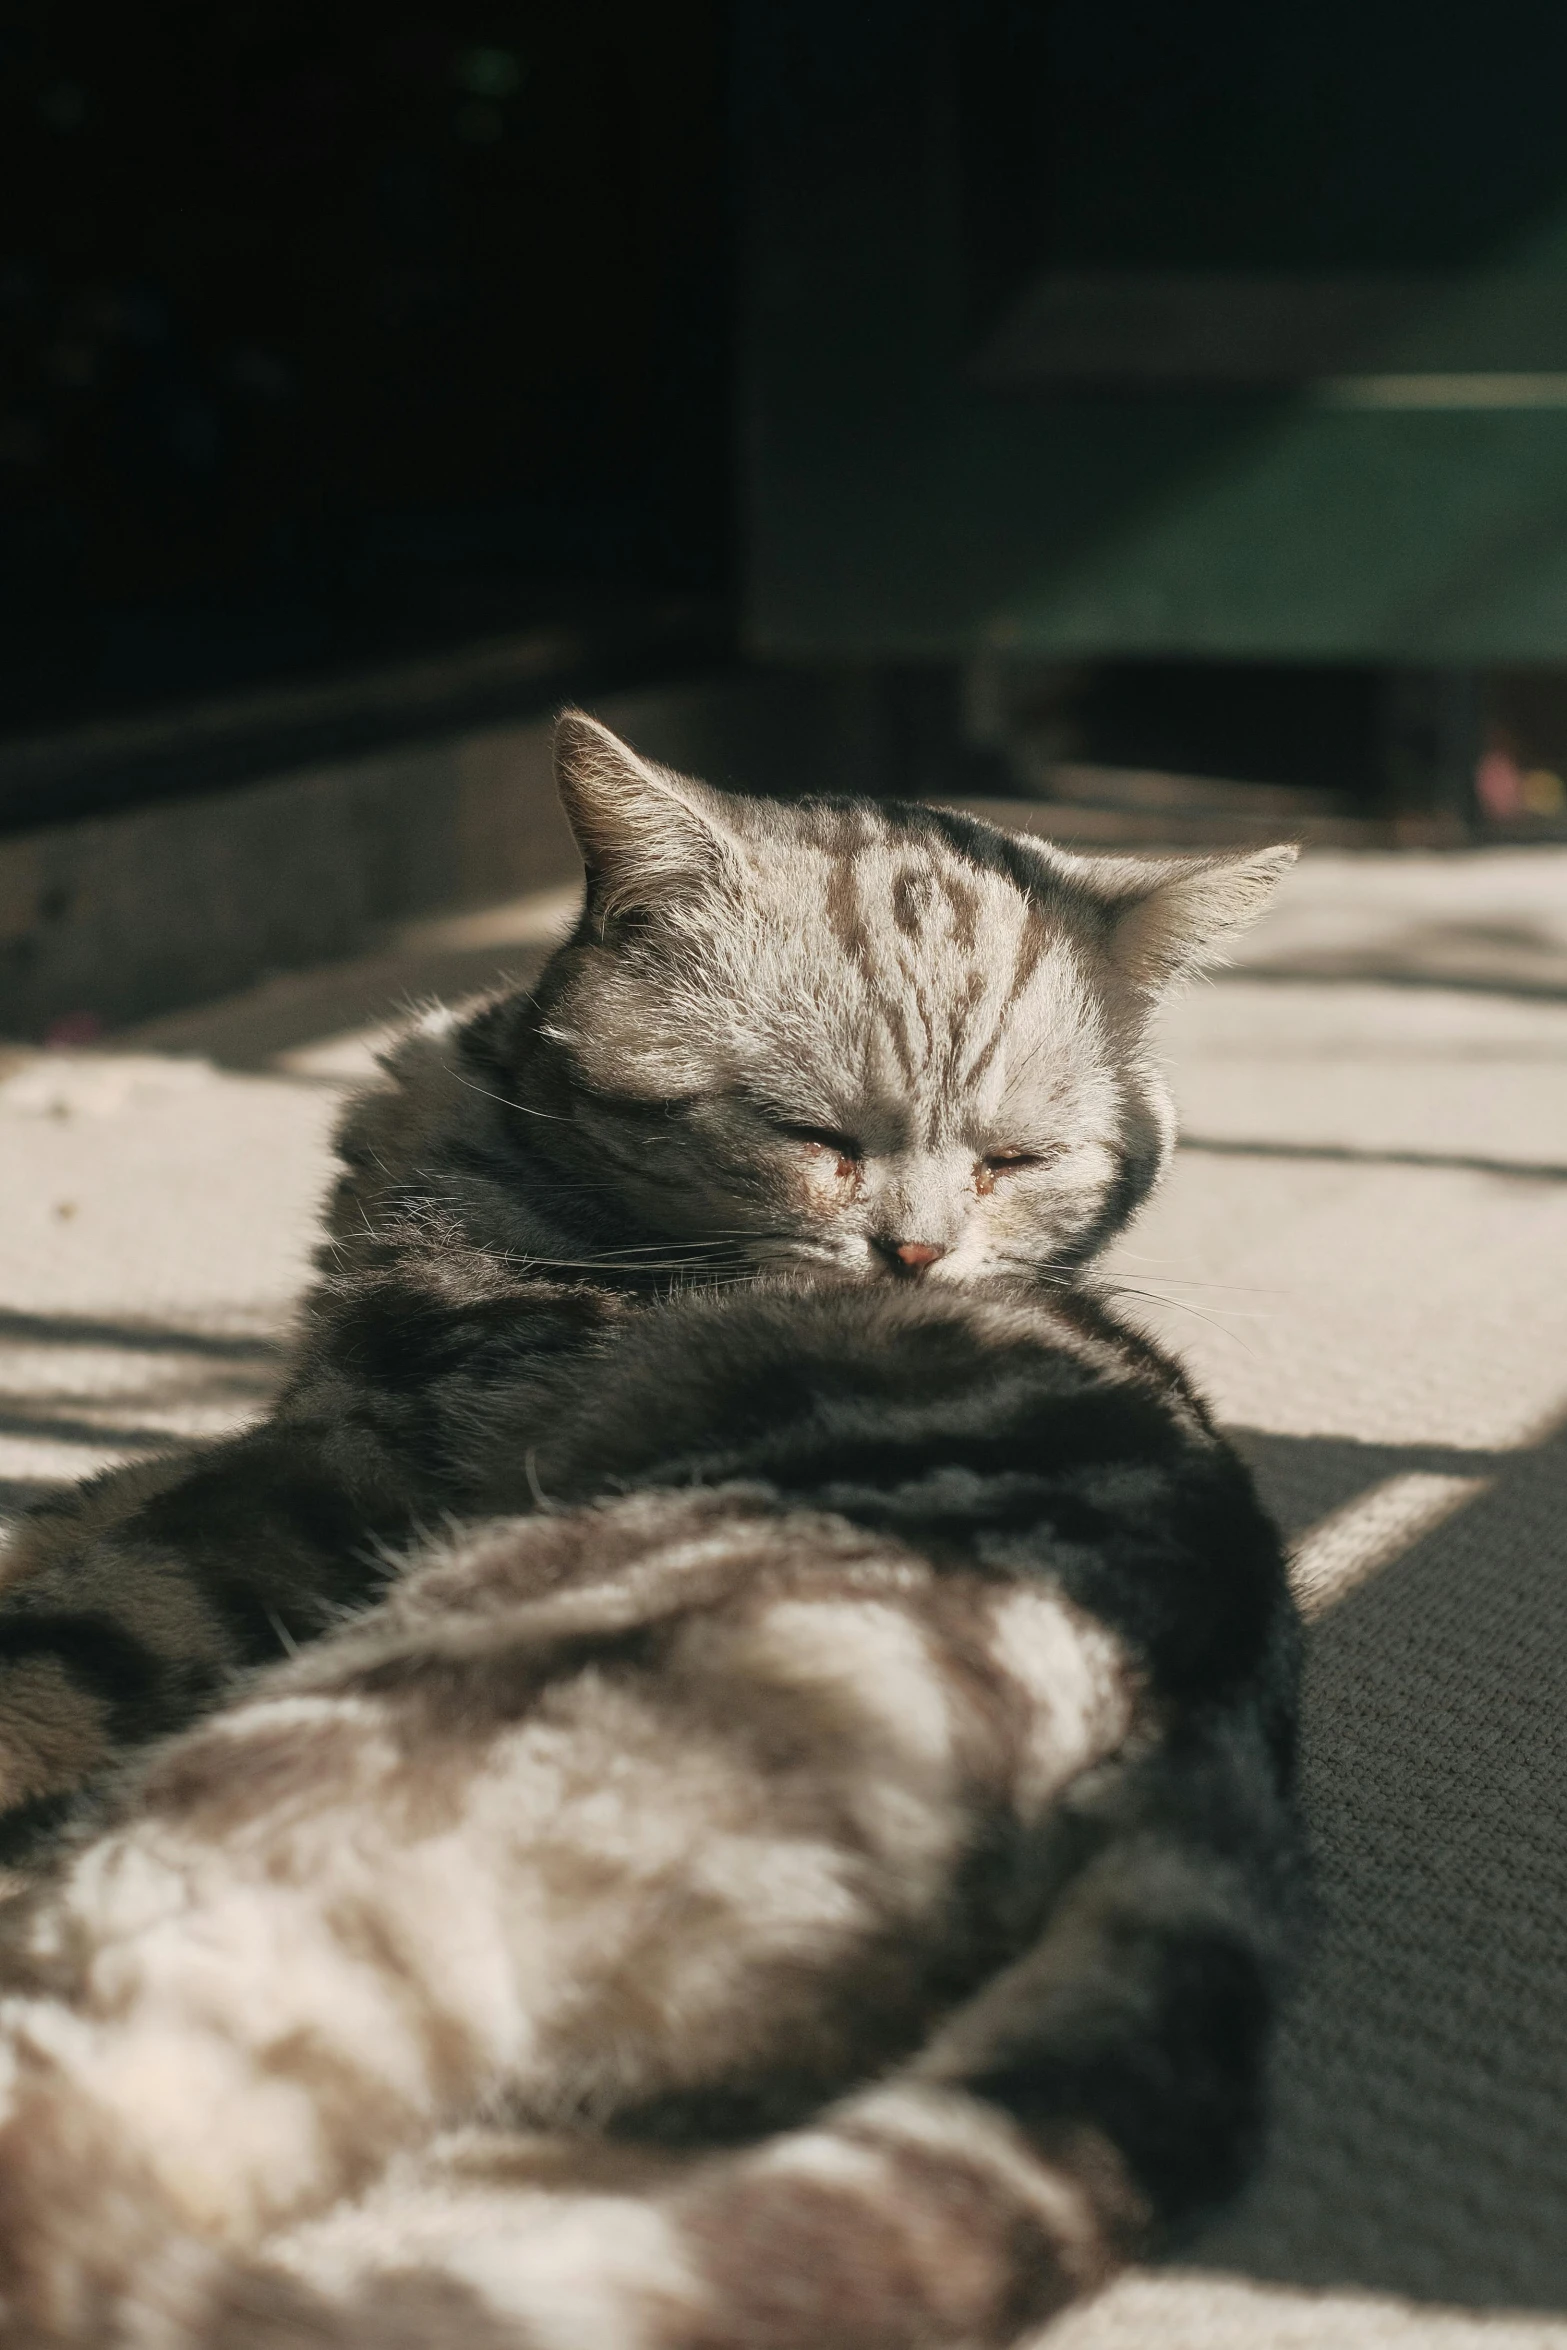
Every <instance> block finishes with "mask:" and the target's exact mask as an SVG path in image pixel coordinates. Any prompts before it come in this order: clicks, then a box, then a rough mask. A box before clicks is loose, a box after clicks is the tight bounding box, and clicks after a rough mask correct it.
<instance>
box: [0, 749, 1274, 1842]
mask: <svg viewBox="0 0 1567 2350" xmlns="http://www.w3.org/2000/svg"><path fill="white" fill-rule="evenodd" d="M560 780H561V789H562V794H563V798H564V800H565V803H566V806H567V810H568V813H569V814H570V816H571V818H572V821H573V823H574V825H575V826H576V829H577V833H578V837H579V839H580V840H581V842H582V846H583V850H584V857H585V861H586V863H587V867H588V890H587V895H586V899H585V904H584V910H583V915H582V919H581V922H580V923H579V925H578V928H577V930H576V933H575V935H574V937H573V938H572V940H571V941H570V942H569V944H568V945H567V946H566V947H565V948H564V949H563V950H562V951H561V952H560V953H559V954H558V955H557V956H556V957H555V958H554V960H553V961H552V963H551V965H550V966H549V968H548V970H547V971H546V973H545V975H544V978H543V980H542V982H541V984H540V986H539V988H538V990H537V991H536V993H535V994H534V995H532V996H518V995H512V996H503V997H500V998H497V999H496V1000H495V1001H494V1002H492V1003H490V1004H489V1005H486V1006H484V1007H482V1008H481V1009H480V1010H479V1011H478V1012H477V1013H475V1014H473V1015H471V1016H470V1017H469V1018H468V1019H467V1020H466V1021H457V1020H455V1019H453V1018H452V1017H450V1016H449V1015H445V1014H437V1015H432V1016H431V1017H430V1018H429V1019H427V1020H425V1021H424V1022H422V1023H420V1024H419V1025H418V1026H417V1027H416V1028H415V1030H414V1031H413V1033H412V1034H411V1035H410V1036H409V1038H408V1039H407V1040H406V1042H405V1043H404V1044H403V1045H402V1046H401V1047H399V1048H398V1050H397V1051H396V1052H395V1053H394V1054H393V1055H392V1056H391V1058H390V1060H389V1062H388V1064H387V1070H386V1076H385V1081H384V1083H383V1084H382V1085H381V1086H380V1087H379V1088H377V1089H376V1090H375V1091H373V1092H371V1093H370V1094H368V1095H367V1096H366V1097H365V1098H364V1099H363V1100H362V1101H361V1102H360V1103H359V1104H358V1105H357V1106H356V1107H355V1108H354V1109H353V1110H352V1111H351V1112H350V1114H349V1116H348V1118H347V1120H346V1122H345V1125H344V1128H343V1132H342V1135H341V1137H340V1152H341V1157H342V1160H343V1173H342V1176H341V1179H340V1181H339V1184H338V1187H337V1191H336V1193H335V1195H334V1199H333V1202H332V1205H331V1209H330V1214H329V1238H328V1240H327V1242H326V1244H325V1246H324V1248H323V1250H322V1254H321V1265H322V1275H321V1279H320V1281H319V1283H318V1284H317V1286H316V1288H315V1289H314V1290H313V1291H312V1292H311V1294H310V1296H309V1297H308V1298H307V1299H306V1300H305V1302H304V1305H303V1308H302V1312H301V1316H300V1321H299V1327H298V1332H297V1337H296V1341H295V1345H294V1348H293V1352H292V1358H291V1361H290V1364H289V1367H288V1370H287V1374H286V1377H285V1380H284V1384H283V1387H282V1391H281V1393H280V1396H279V1399H278V1402H277V1405H276V1407H275V1409H274V1411H273V1413H272V1415H271V1417H270V1418H269V1419H268V1420H267V1421H266V1422H264V1423H263V1424H261V1425H260V1426H258V1427H257V1428H255V1429H252V1430H250V1431H247V1432H246V1433H245V1434H243V1435H241V1436H239V1437H237V1438H234V1439H232V1440H231V1441H229V1442H227V1443H224V1444H220V1445H216V1446H213V1447H210V1448H207V1449H206V1450H205V1451H203V1452H201V1453H199V1454H198V1455H196V1457H195V1458H194V1459H193V1460H181V1461H174V1462H170V1461H162V1462H153V1463H149V1464H146V1465H144V1466H142V1467H140V1468H136V1469H133V1470H130V1471H125V1472H119V1473H118V1474H115V1475H111V1476H110V1477H109V1478H108V1479H106V1480H101V1481H99V1482H98V1483H97V1484H95V1485H91V1486H88V1487H85V1488H82V1489H81V1490H79V1491H78V1492H75V1493H72V1494H67V1495H64V1496H62V1497H61V1498H59V1499H58V1500H56V1501H53V1502H51V1503H49V1504H47V1505H45V1506H44V1507H43V1508H42V1509H40V1510H38V1511H37V1512H35V1513H34V1514H33V1515H32V1516H31V1517H30V1518H28V1519H27V1520H24V1521H23V1522H22V1525H21V1527H20V1528H19V1530H18V1532H17V1534H16V1535H15V1536H14V1537H13V1541H12V1544H11V1547H10V1550H9V1553H8V1556H7V1559H6V1562H5V1581H6V1588H5V1591H4V1593H3V1596H0V1814H4V1815H8V1816H7V1817H4V1818H0V1859H5V1858H9V1859H18V1858H22V1857H24V1856H26V1855H27V1854H28V1853H29V1852H30V1851H31V1850H33V1849H34V1848H35V1847H36V1845H37V1843H38V1841H39V1840H40V1838H44V1837H46V1836H47V1834H48V1832H49V1831H50V1830H51V1829H52V1828H53V1827H54V1825H55V1824H56V1822H57V1820H58V1819H59V1817H60V1815H61V1812H62V1810H63V1809H64V1808H66V1807H67V1806H68V1804H69V1801H70V1799H71V1798H72V1796H73V1795H74V1793H75V1792H76V1791H77V1790H78V1789H80V1788H81V1787H82V1786H83V1785H85V1784H89V1783H90V1782H91V1781H92V1780H93V1779H94V1778H95V1777H96V1776H97V1775H99V1774H101V1773H102V1771H103V1770H104V1769H105V1768H107V1767H108V1766H110V1765H111V1764H112V1763H113V1762H114V1761H115V1759H116V1758H117V1757H118V1756H119V1755H121V1754H123V1753H124V1752H126V1751H128V1750H130V1749H132V1748H134V1747H135V1746H136V1745H137V1744H139V1743H142V1742H144V1741H145V1740H147V1739H149V1738H151V1737H155V1736H159V1735H163V1734H165V1733H167V1732H169V1731H171V1730H173V1729H175V1728H177V1727H178V1726H179V1725H180V1724H181V1723H183V1722H185V1721H187V1720H189V1719H190V1718H191V1717H192V1716H193V1715H195V1714H196V1713H198V1712H199V1711H201V1710H202V1708H204V1707H205V1706H208V1705H210V1704H212V1703H214V1702H216V1701H217V1700H218V1698H219V1697H220V1696H221V1695H222V1693H223V1691H224V1689H225V1688H226V1687H227V1686H228V1684H229V1681H230V1679H231V1677H232V1675H233V1673H234V1672H235V1671H236V1670H237V1669H241V1668H246V1667H250V1666H254V1665H256V1664H258V1663H261V1662H263V1661H266V1660H268V1659H270V1658H272V1657H275V1656H276V1655H277V1654H278V1653H279V1652H280V1650H283V1649H286V1648H287V1647H289V1646H290V1645H294V1644H298V1643H300V1642H304V1641H308V1640H311V1639H313V1638H315V1637H317V1636H318V1635H319V1634H320V1633H321V1632H322V1631H323V1630H324V1629H326V1628H327V1626H328V1625H329V1624H330V1623H331V1622H333V1621H334V1620H335V1619H336V1617H337V1616H338V1615H339V1614H340V1613H341V1612H342V1610H343V1609H345V1608H352V1607H355V1606H358V1605H360V1604H362V1603H363V1602H364V1601H365V1600H366V1599H367V1598H369V1597H371V1596H373V1594H374V1593H375V1591H376V1590H377V1589H378V1588H379V1584H380V1581H381V1579H382V1577H383V1575H384V1572H385V1567H384V1555H385V1552H386V1549H387V1547H388V1546H397V1545H401V1544H404V1543H406V1542H407V1541H408V1540H409V1539H410V1538H411V1537H412V1536H413V1535H414V1534H415V1533H416V1532H417V1531H418V1530H419V1529H420V1528H421V1527H429V1526H432V1525H436V1524H439V1523H440V1522H441V1520H442V1519H443V1517H445V1516H447V1515H449V1514H452V1513H458V1514H462V1513H466V1512H469V1511H471V1510H472V1509H473V1508H474V1507H475V1506H477V1505H478V1504H479V1502H480V1500H481V1498H482V1496H483V1494H484V1492H485V1490H486V1486H485V1480H486V1476H487V1474H488V1467H487V1464H488V1462H489V1457H490V1447H491V1431H492V1428H493V1427H494V1426H495V1425H496V1424H497V1421H498V1420H499V1421H500V1422H502V1423H504V1425H505V1426H506V1427H507V1429H508V1430H509V1431H512V1432H515V1431H516V1430H517V1428H518V1427H519V1426H520V1425H522V1424H524V1423H525V1422H527V1421H528V1419H529V1417H530V1415H531V1417H532V1418H533V1419H534V1420H536V1421H537V1423H538V1424H539V1425H540V1426H542V1425H543V1424H544V1423H545V1421H546V1420H547V1419H548V1417H549V1414H550V1411H551V1408H552V1398H553V1397H554V1395H555V1393H556V1391H557V1388H558V1386H559V1382H560V1381H561V1379H562V1378H563V1377H567V1378H569V1377H570V1376H571V1375H572V1372H573V1367H574V1365H575V1363H576V1362H577V1360H578V1358H579V1356H580V1355H581V1354H582V1352H583V1350H584V1349H585V1348H586V1349H587V1350H588V1351H589V1352H590V1353H591V1352H592V1350H594V1349H595V1348H597V1347H598V1346H599V1345H601V1344H602V1343H603V1342H604V1340H605V1339H606V1338H607V1336H608V1335H609V1334H610V1333H612V1332H613V1331H614V1330H616V1329H618V1328H620V1327H621V1326H622V1325H623V1324H624V1323H625V1322H626V1320H627V1318H628V1317H633V1316H634V1315H635V1314H636V1313H637V1312H638V1311H639V1310H640V1309H641V1308H642V1307H643V1306H645V1305H646V1304H647V1303H648V1302H649V1301H650V1300H654V1299H657V1298H658V1297H659V1296H661V1295H664V1294H667V1292H668V1291H669V1290H670V1288H671V1287H675V1286H679V1285H681V1284H684V1283H690V1282H692V1281H698V1280H700V1281H707V1282H711V1283H716V1284H719V1285H725V1284H729V1283H733V1282H744V1281H747V1280H750V1279H752V1278H754V1277H755V1276H756V1274H757V1273H758V1272H759V1271H766V1270H767V1269H769V1268H777V1267H784V1268H788V1267H800V1266H804V1267H812V1266H818V1267H821V1268H822V1269H824V1270H825V1271H827V1272H829V1273H831V1274H833V1275H834V1276H837V1277H850V1278H855V1279H862V1280H874V1281H893V1280H906V1279H910V1278H914V1277H921V1278H923V1279H925V1280H927V1281H933V1282H953V1283H956V1284H966V1283H970V1282H973V1281H977V1280H994V1279H998V1278H1006V1279H1012V1280H1014V1281H1017V1282H1018V1283H1020V1284H1023V1285H1025V1286H1033V1287H1037V1285H1038V1284H1040V1283H1046V1284H1050V1285H1055V1284H1058V1283H1060V1282H1061V1281H1063V1280H1065V1279H1067V1278H1070V1277H1072V1276H1073V1275H1074V1274H1075V1273H1076V1271H1077V1270H1078V1269H1079V1268H1081V1267H1082V1266H1083V1265H1085V1264H1086V1263H1087V1262H1088V1261H1089V1260H1091V1259H1092V1258H1093V1256H1094V1255H1095V1254H1096V1253H1097V1251H1098V1250H1100V1249H1101V1248H1102V1247H1103V1246H1104V1244H1105V1243H1106V1242H1107V1241H1108V1240H1109V1239H1110V1238H1111V1237H1113V1235H1114V1234H1115V1232H1116V1231H1118V1230H1119V1229H1120V1228H1121V1227H1122V1226H1123V1225H1124V1224H1125V1222H1126V1221H1127V1219H1128V1218H1129V1217H1130V1215H1131V1214H1132V1213H1133V1212H1134V1211H1135V1209H1136V1207H1137V1206H1138V1205H1139V1204H1140V1202H1141V1200H1142V1199H1143V1198H1144V1197H1146V1195H1147V1192H1148V1190H1149V1189H1150V1188H1151V1186H1152V1184H1153V1183H1154V1181H1155V1180H1156V1179H1157V1176H1158V1174H1159V1172H1160V1171H1161V1168H1162V1166H1163V1164H1164V1162H1165V1160H1166V1158H1167V1156H1168V1152H1169V1148H1170V1143H1171V1139H1172V1133H1173V1118H1172V1113H1171V1110H1170V1106H1169V1101H1168V1095H1167V1092H1166V1090H1165V1088H1164V1085H1163V1082H1162V1079H1161V1078H1160V1076H1159V1073H1158V1071H1157V1068H1156V1067H1155V1066H1154V1065H1153V1064H1152V1062H1151V1060H1150V1057H1149V1053H1148V1047H1147V1033H1146V1032H1147V1027H1148V1022H1149V1019H1150V1016H1151V1013H1152V1010H1153V1007H1154V1004H1155V1002H1156V1001H1157V998H1158V996H1159V994H1160V993H1161V991H1162V989H1163V988H1164V987H1165V986H1166V984H1167V983H1168V982H1170V981H1171V980H1172V979H1176V978H1179V977H1180V976H1182V975H1183V974H1184V973H1185V972H1186V971H1187V970H1189V969H1191V968H1193V967H1195V966H1196V965H1198V964H1200V963H1202V962H1203V961H1205V960H1209V959H1212V957H1213V955H1214V954H1215V952H1216V951H1219V950H1220V949H1222V945H1223V942H1224V940H1225V938H1226V937H1227V936H1228V934H1229V933H1230V932H1232V931H1233V930H1235V929H1236V928H1238V927H1241V926H1242V925H1244V924H1245V923H1246V922H1248V921H1249V920H1250V919H1251V918H1252V917H1253V916H1254V914H1255V913H1256V912H1257V911H1258V910H1259V908H1260V906H1261V904H1262V903H1263V902H1264V900H1265V899H1266V897H1267V895H1268V893H1269V891H1270V890H1271V888H1272V886H1273V883H1274V881H1275V880H1276V878H1277V875H1278V872H1279V871H1280V869H1281V867H1282V864H1283V863H1284V862H1287V859H1288V856H1289V854H1290V852H1288V851H1269V852H1266V853H1265V854H1263V855H1261V856H1253V857H1245V858H1209V859H1195V860H1193V859H1187V860H1179V861H1175V862H1173V863H1167V864H1147V863H1142V864H1139V863H1136V862H1134V861H1131V860H1125V859H1082V858H1075V857H1071V856H1067V855H1064V854H1063V853H1061V852H1059V851H1056V850H1052V849H1050V848H1048V847H1046V846H1045V845H1044V844H1042V843H1038V842H1030V841H1018V840H1013V839H1012V838H1010V837H1009V836H1008V835H1005V834H1003V833H1000V832H998V831H996V830H994V829H993V828H992V827H990V826H988V825H984V824H980V823H976V822H974V821H971V820H968V819H965V818H962V817H957V816H951V815H946V814H943V813H941V812H939V811H934V810H929V809H920V808H898V807H885V806H882V807H879V806H876V805H874V804H871V803H853V802H841V803H832V802H823V803H803V804H800V805H782V804H779V803H768V802H742V801H737V800H733V799H731V798H729V797H728V796H727V795H725V794H722V793H715V792H712V791H710V790H708V789H707V788H706V787H704V786H701V785H698V784H693V783H690V782H689V781H687V780H686V779H683V778H679V777H672V776H669V775H667V774H665V773H663V771H661V770H658V769H655V768H651V767H649V766H648V765H647V764H646V763H645V762H642V761H640V760H638V759H636V758H635V756H634V755H633V754H632V753H631V752H629V751H628V750H626V748H625V746H624V745H621V744H619V743H617V742H616V741H615V740H614V738H613V737H612V736H610V735H608V734H607V733H606V732H605V731H604V729H602V728H601V727H598V726H596V725H595V724H594V723H593V722H592V721H591V720H588V719H583V718H568V719H567V720H564V721H563V722H562V732H561V758H560ZM524 1449H525V1448H524Z"/></svg>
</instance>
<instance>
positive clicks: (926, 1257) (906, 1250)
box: [887, 1240, 947, 1273]
mask: <svg viewBox="0 0 1567 2350" xmlns="http://www.w3.org/2000/svg"><path fill="white" fill-rule="evenodd" d="M946 1253H947V1252H946V1250H945V1249H944V1248H936V1247H933V1246H932V1244H931V1242H930V1241H928V1240H899V1241H893V1242H892V1243H891V1245H890V1246H889V1247H888V1250H887V1254H888V1255H889V1256H890V1257H893V1258H895V1259H896V1261H897V1262H898V1263H899V1264H900V1265H902V1266H903V1267H904V1269H905V1271H907V1272H910V1273H923V1272H924V1270H925V1268H926V1266H927V1265H933V1264H934V1263H935V1262H936V1259H937V1258H938V1257H944V1256H945V1255H946Z"/></svg>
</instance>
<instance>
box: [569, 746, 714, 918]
mask: <svg viewBox="0 0 1567 2350" xmlns="http://www.w3.org/2000/svg"><path fill="white" fill-rule="evenodd" d="M555 788H556V790H557V791H558V792H559V793H560V803H561V806H562V807H563V808H564V809H565V811H566V820H567V822H568V823H569V824H570V826H571V829H572V831H573V832H574V833H575V835H576V838H577V846H578V848H579V849H580V850H581V851H582V862H583V864H584V865H585V866H586V867H587V869H588V890H589V894H590V897H591V900H592V903H593V904H594V906H595V907H596V908H597V909H598V910H599V912H600V913H602V914H605V915H609V914H617V913H624V912H627V911H628V910H630V909H631V908H633V907H653V906H657V905H660V904H667V903H668V902H669V900H670V899H671V898H674V897H680V896H684V895H686V894H687V893H688V892H690V891H691V890H693V889H696V888H700V887H701V886H702V885H703V884H704V883H711V882H713V881H715V880H716V879H717V878H718V876H719V874H720V873H721V871H722V869H723V867H724V865H725V863H726V862H727V861H728V858H729V856H730V855H731V853H732V846H733V840H732V835H731V833H730V831H729V828H728V826H727V825H726V824H725V823H724V820H723V817H722V815H721V813H720V811H719V808H718V805H717V800H718V795H717V794H716V793H714V792H710V791H708V790H707V788H706V787H705V785H703V784H700V783H693V782H692V781H691V779H690V777H689V776H685V775H676V774H674V773H673V772H672V770H671V769H669V768H667V767H657V766H655V765H654V763H653V761H652V760H651V759H644V758H642V757H640V756H639V755H638V753H637V752H635V751H634V750H633V749H632V748H631V746H630V744H629V743H623V742H622V741H621V739H620V737H619V735H618V734H611V732H610V730H609V728H608V727H607V726H603V725H601V724H600V722H599V721H598V719H596V718H590V717H589V716H588V714H587V712H586V711H585V710H563V711H562V712H561V714H560V716H559V717H558V718H557V719H556V721H555Z"/></svg>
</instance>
